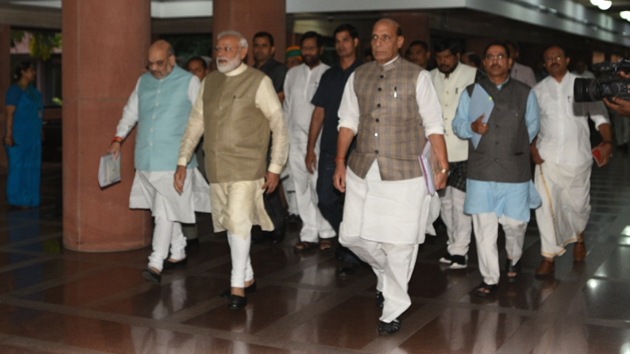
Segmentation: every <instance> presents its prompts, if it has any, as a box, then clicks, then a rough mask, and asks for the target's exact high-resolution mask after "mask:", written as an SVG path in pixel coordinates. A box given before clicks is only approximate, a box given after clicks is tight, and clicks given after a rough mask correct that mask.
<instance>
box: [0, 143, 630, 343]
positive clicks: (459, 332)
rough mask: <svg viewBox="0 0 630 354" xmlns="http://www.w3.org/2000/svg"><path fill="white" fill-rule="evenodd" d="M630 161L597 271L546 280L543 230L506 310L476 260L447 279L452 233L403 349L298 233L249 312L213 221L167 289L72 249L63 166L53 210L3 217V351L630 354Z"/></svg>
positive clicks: (255, 252)
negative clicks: (540, 270)
mask: <svg viewBox="0 0 630 354" xmlns="http://www.w3.org/2000/svg"><path fill="white" fill-rule="evenodd" d="M629 160H630V158H629V157H627V156H625V155H622V154H618V155H617V156H616V157H615V160H614V161H613V163H612V165H611V166H609V167H606V168H603V169H598V168H595V169H594V172H593V179H592V180H593V185H592V195H593V197H592V205H593V213H592V218H591V222H590V223H589V225H588V228H587V230H586V237H587V247H588V258H587V261H586V262H584V263H582V264H574V263H573V260H572V256H571V251H572V246H571V247H569V249H568V252H567V254H566V255H565V256H563V257H561V258H560V259H558V260H557V262H556V263H557V265H556V274H555V277H553V278H551V279H545V280H539V279H536V278H535V277H534V269H535V267H536V266H537V265H538V263H539V261H540V256H539V247H540V242H539V239H538V236H537V231H536V223H535V222H532V223H531V224H530V227H529V229H528V232H527V237H526V240H525V253H524V257H523V260H522V262H523V266H524V269H523V273H524V274H523V276H522V277H521V278H520V280H519V281H518V283H516V284H514V285H508V284H507V283H501V287H500V290H499V292H498V296H497V297H496V299H494V300H488V301H482V300H479V299H477V298H475V297H474V296H472V295H471V291H472V289H473V288H474V287H475V286H476V285H477V284H479V283H480V279H481V278H480V275H479V272H478V270H477V267H476V264H477V261H476V256H475V251H474V248H473V250H471V259H470V262H469V264H470V267H469V268H468V269H465V270H446V269H445V268H443V267H442V266H440V264H439V263H438V259H439V257H440V256H441V255H442V254H443V252H444V251H445V236H444V232H443V229H439V231H440V232H439V235H438V236H437V237H431V238H429V240H428V241H427V242H426V244H424V245H423V246H421V249H420V254H419V257H418V264H417V266H416V270H415V273H414V275H413V278H412V279H411V282H410V290H409V292H410V294H411V296H412V300H413V304H412V306H411V308H410V309H409V310H408V311H407V312H406V313H405V314H404V315H403V318H402V319H403V326H402V329H401V331H400V332H399V333H397V334H395V335H392V336H389V337H379V336H378V334H377V331H376V324H377V318H378V316H379V309H378V308H377V307H376V306H375V301H374V280H375V279H374V276H373V274H372V273H371V272H370V270H369V269H367V268H365V267H363V268H360V269H359V270H358V271H357V272H356V273H354V274H352V275H350V276H348V277H339V276H337V275H336V274H335V270H336V268H337V267H338V266H339V264H338V263H337V260H336V259H335V257H334V254H333V253H332V252H320V251H318V250H313V251H309V252H306V253H304V254H296V253H294V251H293V250H292V245H293V244H294V243H295V240H296V237H297V225H293V226H292V227H291V228H290V229H289V231H288V233H287V236H286V238H285V240H284V242H283V243H282V244H278V245H271V244H258V245H254V246H253V249H252V260H253V265H254V269H255V271H256V279H257V281H258V292H256V293H255V294H253V295H251V296H250V297H249V305H248V306H247V307H246V308H245V309H244V310H242V311H231V310H228V309H227V308H226V302H225V299H223V298H220V297H219V296H218V295H219V294H220V293H221V292H222V291H223V290H224V289H225V288H226V287H228V286H229V276H228V275H229V270H230V265H229V260H230V257H229V252H228V246H227V242H226V238H225V234H212V233H211V229H210V226H209V225H210V224H209V219H208V217H207V216H204V217H202V220H201V222H200V225H199V230H200V233H201V235H202V236H201V243H200V245H199V247H197V248H194V249H192V250H191V251H190V252H189V260H190V262H189V264H188V267H187V269H180V270H173V271H170V272H169V273H167V274H165V277H164V280H163V283H162V285H160V286H157V285H152V284H150V283H148V282H147V281H145V280H144V279H143V278H142V277H141V274H140V273H141V271H142V269H143V268H144V267H145V265H146V261H147V256H148V255H149V249H148V248H145V249H140V250H136V251H131V252H119V253H107V254H94V253H77V252H72V251H68V250H65V249H63V247H62V242H61V238H62V226H61V209H60V208H61V191H60V189H61V166H60V165H58V164H47V165H46V168H45V172H44V186H45V188H44V203H43V206H42V207H41V208H39V209H34V210H11V209H8V208H7V207H6V206H2V210H4V212H2V214H1V215H0V353H20V354H26V353H238V354H240V353H252V354H253V353H379V354H380V353H410V354H411V353H494V352H499V353H630V305H629V303H630V236H628V235H630V231H629V230H626V232H625V233H626V234H628V235H624V232H623V231H624V228H626V224H630V218H629V215H630V164H629V163H628V162H629ZM0 177H2V180H4V179H5V178H4V176H0ZM1 187H2V188H3V189H4V186H1ZM4 200H5V198H4V195H2V203H4ZM628 229H630V227H628ZM502 257H505V256H504V252H503V253H502Z"/></svg>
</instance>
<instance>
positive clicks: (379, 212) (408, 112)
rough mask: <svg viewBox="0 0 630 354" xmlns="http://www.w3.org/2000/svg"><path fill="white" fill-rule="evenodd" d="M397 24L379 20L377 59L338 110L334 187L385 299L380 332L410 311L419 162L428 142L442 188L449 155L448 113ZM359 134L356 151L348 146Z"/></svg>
mask: <svg viewBox="0 0 630 354" xmlns="http://www.w3.org/2000/svg"><path fill="white" fill-rule="evenodd" d="M403 42H404V38H403V37H402V35H400V27H399V25H398V23H396V22H395V21H393V20H390V19H383V20H380V21H378V22H377V23H376V24H375V25H374V29H373V32H372V52H373V54H374V57H375V61H374V62H371V63H368V64H365V65H362V66H361V67H359V68H357V70H356V71H355V72H354V73H353V74H352V75H351V76H350V77H349V79H348V82H347V83H346V87H345V90H344V93H343V97H342V101H341V106H340V107H339V118H340V120H339V138H338V149H337V157H336V159H335V160H336V169H335V175H334V179H333V180H334V184H335V187H336V188H337V189H339V190H340V191H341V192H345V193H346V200H345V205H344V213H343V222H342V223H341V227H340V230H339V234H340V236H339V241H340V243H341V244H342V245H343V246H345V247H348V248H349V249H350V250H351V251H353V252H354V253H355V254H356V255H357V256H358V257H359V258H361V260H363V261H365V262H366V263H368V264H369V265H370V266H371V267H372V270H373V271H374V273H375V274H376V277H377V286H376V289H377V292H379V293H380V294H381V295H382V297H383V298H384V304H383V312H382V314H381V317H380V319H379V323H378V331H379V334H381V335H388V334H393V333H395V332H397V331H398V330H399V329H400V324H401V322H400V318H399V316H400V315H401V314H402V313H403V312H405V311H406V310H407V308H409V306H410V305H411V299H410V297H409V295H408V294H407V288H408V282H409V279H410V278H411V275H412V273H413V269H414V267H415V263H416V256H417V252H418V244H420V243H422V242H424V235H425V230H426V227H427V225H428V224H430V223H431V222H432V221H433V220H428V214H429V204H430V199H431V197H430V196H429V195H428V193H427V186H426V182H425V179H424V177H423V176H422V170H421V167H420V163H419V161H418V156H419V155H421V153H422V148H423V146H424V143H425V141H426V139H427V138H428V139H429V140H430V141H431V144H432V146H433V153H434V154H435V157H436V160H437V162H438V165H439V166H437V167H438V170H436V171H434V172H435V173H436V175H435V180H436V187H437V188H438V189H439V188H443V187H444V186H445V185H446V177H447V175H448V159H447V156H446V143H445V142H444V136H443V134H444V123H443V121H442V110H441V108H440V102H439V101H438V99H437V95H436V93H435V89H434V88H433V85H432V84H431V78H430V75H429V73H428V72H427V71H426V70H424V69H422V68H420V67H419V66H417V65H415V64H412V63H410V62H408V61H406V60H404V59H402V58H401V57H400V56H399V55H398V50H399V49H400V48H401V47H402V45H403ZM355 135H356V139H357V140H356V149H355V150H354V151H353V152H352V154H351V155H350V158H349V160H348V168H347V169H346V161H345V160H346V155H347V152H348V148H349V146H350V144H351V142H352V140H353V139H354V137H355Z"/></svg>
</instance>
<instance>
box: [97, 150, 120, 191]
mask: <svg viewBox="0 0 630 354" xmlns="http://www.w3.org/2000/svg"><path fill="white" fill-rule="evenodd" d="M120 159H121V155H120V154H119V155H118V158H116V159H115V158H114V155H113V154H106V155H103V156H102V157H101V163H100V165H99V167H98V185H99V186H100V187H101V188H105V187H107V186H110V185H112V184H114V183H117V182H120Z"/></svg>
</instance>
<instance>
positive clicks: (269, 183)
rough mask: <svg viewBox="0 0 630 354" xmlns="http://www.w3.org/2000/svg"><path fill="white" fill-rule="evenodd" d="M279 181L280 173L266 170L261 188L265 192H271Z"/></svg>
mask: <svg viewBox="0 0 630 354" xmlns="http://www.w3.org/2000/svg"><path fill="white" fill-rule="evenodd" d="M279 183H280V175H279V174H277V173H273V172H269V171H267V173H266V174H265V184H263V186H262V189H265V190H266V191H267V194H271V193H273V192H274V191H275V190H276V188H278V184H279Z"/></svg>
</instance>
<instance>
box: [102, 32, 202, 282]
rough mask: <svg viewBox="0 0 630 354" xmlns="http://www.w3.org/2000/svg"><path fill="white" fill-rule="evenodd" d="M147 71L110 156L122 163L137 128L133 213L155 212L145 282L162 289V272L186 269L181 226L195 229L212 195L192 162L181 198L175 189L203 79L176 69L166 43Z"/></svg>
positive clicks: (155, 50) (158, 46)
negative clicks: (184, 138)
mask: <svg viewBox="0 0 630 354" xmlns="http://www.w3.org/2000/svg"><path fill="white" fill-rule="evenodd" d="M147 69H148V72H146V73H144V74H143V75H141V76H140V78H139V79H138V82H137V84H136V87H135V89H134V91H133V93H132V94H131V96H130V97H129V101H128V102H127V105H126V106H125V108H124V110H123V116H122V119H121V120H120V122H119V123H118V126H117V127H116V135H115V137H114V140H113V141H112V143H111V145H110V148H109V152H110V153H112V154H114V156H115V157H118V155H119V153H120V146H121V144H122V142H123V140H124V139H125V138H126V137H127V136H128V134H129V132H131V130H132V129H133V127H134V126H135V125H136V124H137V125H138V132H137V136H136V146H135V168H136V176H135V178H134V181H133V185H132V187H131V196H130V197H129V207H130V208H132V209H151V214H152V215H153V217H154V218H155V228H154V230H153V252H152V253H151V255H150V256H149V265H148V267H147V269H145V270H144V271H143V273H142V276H143V277H144V278H145V279H147V280H149V281H151V282H154V283H158V284H159V283H160V282H161V280H162V270H163V269H165V268H171V267H175V266H182V265H185V264H186V261H187V259H186V250H185V248H186V238H185V237H184V235H183V233H182V228H181V224H180V223H188V224H194V223H195V211H201V212H206V213H209V212H210V198H209V195H210V189H209V187H208V184H207V183H206V182H205V180H204V178H203V177H202V176H201V174H200V173H199V171H198V170H197V169H196V167H197V161H196V159H195V158H194V157H193V159H192V160H191V162H190V163H189V164H188V166H187V168H188V173H189V175H190V176H192V177H191V178H190V179H188V180H187V181H186V182H187V183H186V185H185V186H184V188H183V193H181V194H179V193H178V192H177V191H176V190H175V189H174V188H173V174H174V173H175V168H176V167H177V157H178V153H179V142H180V141H181V138H182V136H183V135H184V130H185V129H186V126H187V124H188V116H189V114H190V111H191V109H192V105H193V103H194V102H195V100H196V99H197V94H198V92H199V79H198V78H197V77H196V76H194V75H192V74H190V73H189V72H187V71H185V70H183V69H181V68H179V67H178V66H177V65H176V63H175V53H174V51H173V47H172V46H171V45H170V44H169V43H168V42H166V41H163V40H158V41H156V42H154V43H153V44H152V45H151V47H150V48H149V56H148V61H147ZM193 193H195V195H194V196H193ZM169 251H170V258H169V259H168V260H166V258H167V257H168V255H169ZM165 260H166V262H165Z"/></svg>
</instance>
